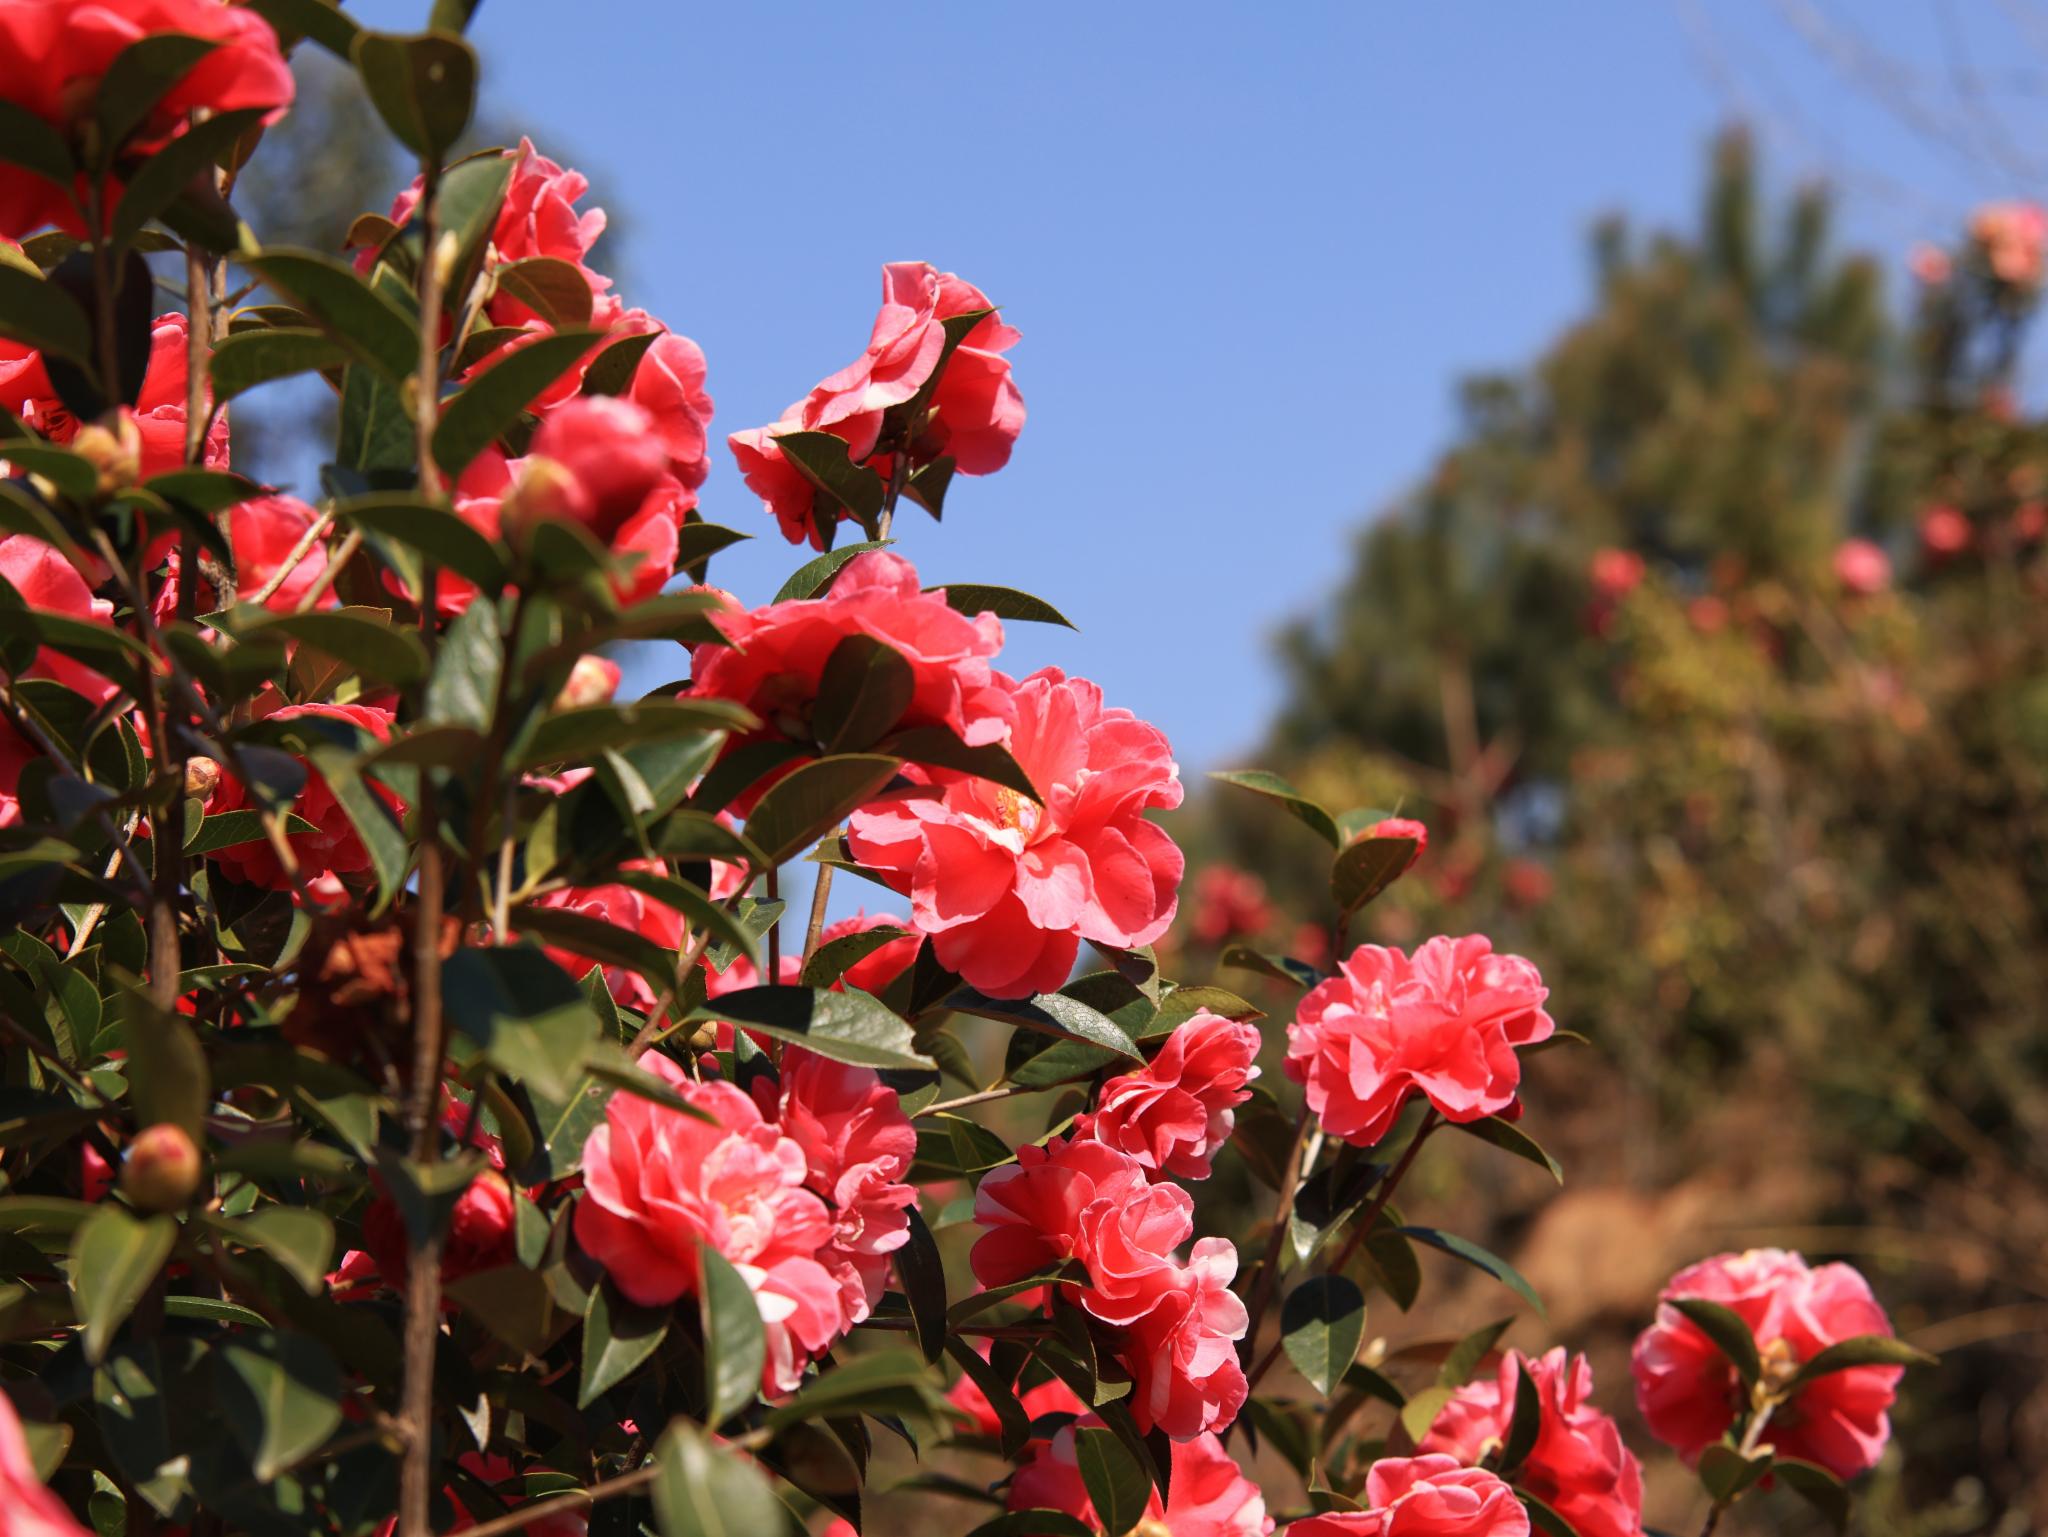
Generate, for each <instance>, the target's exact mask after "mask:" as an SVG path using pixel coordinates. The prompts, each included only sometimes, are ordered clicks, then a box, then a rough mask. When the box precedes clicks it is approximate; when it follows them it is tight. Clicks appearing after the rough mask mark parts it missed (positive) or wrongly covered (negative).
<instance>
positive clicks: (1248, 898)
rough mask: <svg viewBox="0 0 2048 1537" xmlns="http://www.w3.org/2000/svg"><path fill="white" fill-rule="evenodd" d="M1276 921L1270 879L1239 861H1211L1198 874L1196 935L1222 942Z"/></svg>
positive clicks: (1210, 942) (1213, 942) (1212, 942)
mask: <svg viewBox="0 0 2048 1537" xmlns="http://www.w3.org/2000/svg"><path fill="white" fill-rule="evenodd" d="M1272 921H1273V909H1272V906H1271V904H1269V903H1268V902H1267V901H1266V883H1265V882H1264V881H1262V880H1260V879H1259V878H1258V877H1257V876H1256V875H1254V874H1252V873H1251V872H1250V871H1249V870H1240V869H1238V868H1237V866H1236V865H1210V866H1209V867H1208V868H1207V869H1205V870H1204V871H1203V872H1202V873H1201V874H1200V875H1198V876H1196V877H1195V922H1194V931H1195V938H1196V939H1198V940H1200V941H1201V942H1202V943H1203V944H1205V945H1220V944H1222V943H1223V942H1224V941H1225V940H1226V939H1231V938H1233V937H1235V936H1236V935H1239V934H1256V933H1258V932H1259V931H1260V930H1261V929H1263V928H1265V926H1266V925H1267V924H1269V923H1271V922H1272Z"/></svg>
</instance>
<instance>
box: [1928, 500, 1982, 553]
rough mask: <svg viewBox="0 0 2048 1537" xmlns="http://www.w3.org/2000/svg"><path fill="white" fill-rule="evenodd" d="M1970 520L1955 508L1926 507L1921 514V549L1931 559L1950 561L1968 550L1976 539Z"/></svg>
mask: <svg viewBox="0 0 2048 1537" xmlns="http://www.w3.org/2000/svg"><path fill="white" fill-rule="evenodd" d="M1976 537H1977V536H1976V531H1975V530H1974V529H1972V528H1971V527H1970V520H1969V519H1968V518H1966V517H1964V516H1963V514H1962V513H1960V512H1958V511H1957V510H1956V509H1955V508H1953V507H1948V506H1934V507H1925V508H1922V509H1921V512H1920V547H1921V549H1923V550H1925V551H1926V552H1927V555H1928V557H1929V558H1930V559H1932V560H1936V561H1943V560H1948V559H1949V558H1951V557H1952V556H1956V555H1960V554H1962V553H1963V551H1965V550H1967V549H1968V548H1969V547H1970V545H1971V543H1972V542H1973V541H1974V540H1975V539H1976Z"/></svg>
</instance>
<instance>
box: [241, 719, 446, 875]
mask: <svg viewBox="0 0 2048 1537" xmlns="http://www.w3.org/2000/svg"><path fill="white" fill-rule="evenodd" d="M266 718H267V719H270V720H280V721H282V720H300V719H306V718H314V719H326V720H336V721H341V722H344V723H345V724H347V725H350V726H354V727H358V728H360V729H361V730H363V731H366V732H368V733H369V734H370V735H371V736H373V737H375V738H376V739H377V740H378V741H380V742H383V741H389V740H390V738H391V720H392V716H391V712H390V711H389V710H384V709H379V708H378V707H376V706H375V705H365V704H289V705H283V706H280V707H279V708H277V709H273V710H270V711H268V712H267V714H266ZM301 761H302V762H303V761H304V760H301ZM364 783H365V784H366V785H368V786H369V789H370V792H371V793H372V794H373V795H375V796H377V797H378V798H379V799H381V800H382V801H383V802H384V803H385V805H387V806H389V807H390V808H391V809H392V811H393V812H394V813H396V814H398V815H401V816H402V815H403V814H404V812H405V805H404V803H403V802H402V801H400V800H399V798H398V797H397V796H396V795H395V794H393V793H392V792H391V790H389V789H388V788H386V787H385V786H384V785H381V784H378V783H376V782H375V781H372V780H368V779H366V780H365V781H364ZM254 804H255V802H254V801H253V800H252V798H251V797H250V795H249V791H248V787H247V786H245V785H244V784H243V783H242V782H241V781H240V780H239V779H237V778H235V776H234V775H233V774H230V773H228V772H227V771H226V770H225V769H223V770H222V771H221V776H220V782H219V784H217V785H216V786H215V787H214V792H213V798H212V799H211V800H210V801H209V802H208V804H207V808H206V809H207V812H208V814H209V815H212V816H219V815H221V814H223V813H225V812H229V811H240V810H242V809H244V808H245V807H249V806H252V805H254ZM291 810H292V813H293V815H295V816H299V817H303V818H304V819H305V820H306V821H308V822H311V823H312V824H313V826H312V828H311V830H309V831H305V832H293V833H289V834H288V835H287V837H286V841H287V842H288V843H290V845H291V849H292V853H293V855H294V856H296V857H297V859H298V861H299V872H300V874H301V875H303V876H304V877H305V879H306V880H307V881H308V882H309V883H314V882H322V881H326V880H330V879H332V878H333V877H335V876H341V875H353V874H355V873H357V872H358V871H362V870H367V869H369V868H370V851H369V850H368V849H366V848H364V847H363V840H362V837H361V835H360V834H358V833H357V832H356V828H355V823H353V822H351V821H350V820H349V817H348V813H347V812H345V811H343V810H342V809H341V803H340V802H339V801H337V800H336V799H335V798H334V792H333V791H332V790H330V789H329V788H328V787H327V781H326V780H325V779H323V778H321V777H320V771H319V770H318V769H315V768H314V767H313V766H312V765H311V764H307V765H306V787H305V788H304V789H303V790H301V791H300V792H299V797H298V800H297V801H296V802H295V803H294V804H293V805H292V808H291ZM206 857H207V858H208V859H211V860H212V861H214V863H216V864H218V865H219V866H220V867H221V868H222V870H223V871H224V872H225V873H226V874H227V875H229V876H230V877H232V878H233V879H235V880H238V881H245V882H247V883H249V884H250V885H254V886H270V887H274V888H276V889H277V890H280V891H283V890H287V889H289V888H290V886H291V880H290V878H289V877H288V876H286V874H285V873H284V866H283V865H281V864H279V863H278V859H277V852H276V850H274V849H273V848H271V846H270V840H269V839H267V838H264V837H261V836H258V837H257V838H255V839H254V840H253V841H251V842H248V843H237V844H234V845H232V846H231V847H228V848H224V849H215V850H214V851H213V852H212V853H210V854H208V855H207V856H206Z"/></svg>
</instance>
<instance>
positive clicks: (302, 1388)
mask: <svg viewBox="0 0 2048 1537" xmlns="http://www.w3.org/2000/svg"><path fill="white" fill-rule="evenodd" d="M213 1360H214V1363H215V1372H214V1378H215V1383H216V1388H217V1391H218V1392H219V1395H220V1403H221V1410H222V1413H223V1415H224V1417H225V1418H226V1420H227V1422H228V1429H229V1430H230V1431H232V1432H233V1433H234V1436H235V1439H236V1440H237V1441H238V1442H240V1443H241V1445H242V1449H243V1450H244V1451H246V1452H247V1453H248V1454H249V1459H250V1463H251V1466H252V1467H253V1469H254V1471H255V1474H256V1477H257V1479H258V1480H259V1481H261V1482H264V1483H268V1482H269V1481H270V1480H271V1479H273V1478H275V1477H277V1475H278V1474H279V1473H280V1472H282V1471H283V1470H284V1469H286V1468H288V1467H290V1466H292V1465H293V1464H295V1463H296V1462H298V1460H299V1459H300V1458H302V1457H304V1456H306V1455H307V1454H308V1453H310V1452H312V1451H314V1450H316V1449H317V1448H318V1447H319V1446H320V1444H321V1443H322V1442H324V1441H325V1440H326V1439H327V1438H328V1437H329V1436H330V1435H332V1434H333V1433H334V1430H335V1427H336V1426H338V1425H340V1423H341V1390H342V1384H341V1371H340V1369H339V1368H338V1367H336V1366H335V1364H334V1358H333V1357H332V1356H331V1355H329V1354H328V1352H327V1350H326V1349H325V1347H323V1346H322V1345H321V1344H320V1343H319V1342H318V1341H317V1340H314V1339H311V1338H309V1337H307V1336H305V1335H302V1334H274V1333H269V1332H264V1333H260V1334H257V1333H250V1334H242V1335H237V1336H236V1337H235V1339H234V1340H233V1341H232V1342H231V1343H228V1344H224V1345H222V1346H220V1347H219V1348H218V1349H216V1350H215V1352H214V1356H213Z"/></svg>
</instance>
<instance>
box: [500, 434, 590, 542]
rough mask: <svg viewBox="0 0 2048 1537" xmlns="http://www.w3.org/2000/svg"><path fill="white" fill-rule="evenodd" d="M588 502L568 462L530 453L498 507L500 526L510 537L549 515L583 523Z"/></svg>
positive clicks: (569, 521)
mask: <svg viewBox="0 0 2048 1537" xmlns="http://www.w3.org/2000/svg"><path fill="white" fill-rule="evenodd" d="M588 505H589V499H588V498H587V497H586V496H585V495H584V494H583V487H582V486H580V485H578V484H577V481H576V477H575V475H574V474H573V473H571V471H570V470H569V467H568V466H567V465H564V464H561V463H559V462H557V461H556V460H553V459H549V458H546V457H544V456H543V455H540V454H529V455H527V457H526V459H525V461H524V463H523V464H522V465H521V466H520V471H519V479H518V481H517V482H516V483H515V484H514V485H513V487H512V489H511V490H510V491H509V492H507V493H506V496H505V500H504V502H503V503H502V504H501V505H500V506H499V508H498V526H499V527H500V528H501V529H503V530H504V532H505V533H506V535H507V536H509V537H513V538H517V537H519V536H522V535H524V534H525V533H526V532H527V531H528V530H529V529H531V528H532V527H533V525H534V524H536V523H539V522H541V521H543V520H544V519H548V518H554V519H558V520H560V521H562V522H566V523H580V522H583V521H585V519H584V516H583V514H584V510H585V509H586V508H587V507H588Z"/></svg>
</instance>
